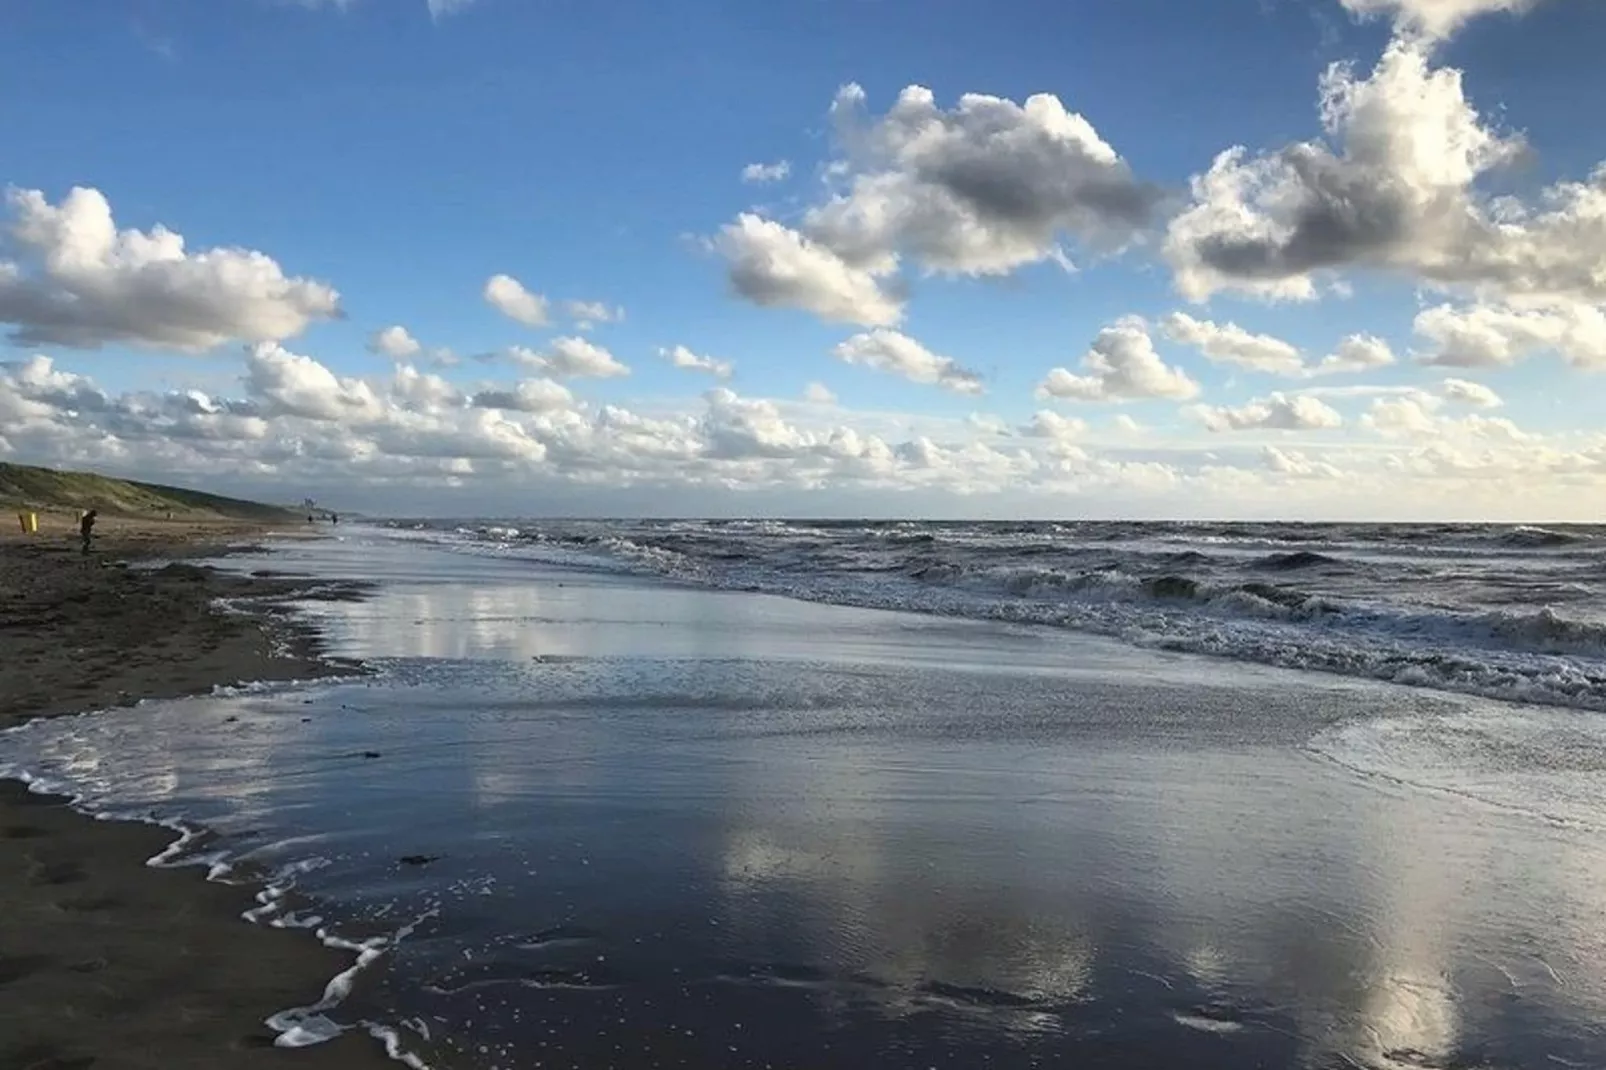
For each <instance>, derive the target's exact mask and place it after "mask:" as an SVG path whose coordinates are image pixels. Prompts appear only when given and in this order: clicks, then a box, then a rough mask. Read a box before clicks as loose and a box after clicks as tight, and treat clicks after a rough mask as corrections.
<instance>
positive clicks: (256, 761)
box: [0, 536, 1606, 1070]
mask: <svg viewBox="0 0 1606 1070" xmlns="http://www.w3.org/2000/svg"><path fill="white" fill-rule="evenodd" d="M242 564H243V567H258V566H264V567H265V566H266V565H267V562H265V561H264V562H252V561H245V562H243V563H242ZM271 567H274V568H281V569H283V568H290V569H296V570H309V571H319V570H322V571H327V572H329V573H331V574H339V575H371V576H375V577H377V578H379V579H380V580H381V581H382V587H381V589H380V591H379V593H378V594H377V595H376V596H375V597H374V598H373V599H372V600H371V601H369V602H366V603H361V604H344V603H333V604H320V605H318V606H316V607H314V608H313V609H312V610H311V611H312V612H315V613H316V614H318V616H319V619H320V621H321V623H322V625H323V626H324V627H325V628H326V629H327V630H328V632H329V634H330V636H331V638H332V642H333V645H334V648H335V652H337V653H340V654H347V655H354V656H361V657H366V658H369V659H370V660H371V661H372V662H373V663H374V664H375V665H376V667H377V668H378V669H379V670H380V671H379V674H378V675H377V676H376V677H374V678H371V679H362V680H354V681H342V682H332V683H323V684H318V685H314V686H311V687H304V688H285V689H276V690H267V691H260V692H254V693H246V694H240V695H235V696H228V697H217V698H209V699H202V700H193V701H189V702H179V703H167V704H160V705H152V706H148V707H146V708H144V709H142V710H140V711H139V712H138V713H133V714H130V713H123V714H113V715H107V716H91V717H86V718H79V719H72V720H67V721H55V722H41V723H40V724H37V725H35V726H32V727H30V728H28V729H26V730H24V731H21V732H17V733H12V734H11V735H9V736H7V737H0V764H13V765H17V766H21V767H24V768H28V769H30V770H34V771H36V772H39V773H40V774H42V775H44V776H46V777H47V778H49V779H52V780H55V781H60V782H65V783H68V784H71V785H74V786H76V787H77V788H78V789H79V790H82V791H85V792H87V793H88V795H89V798H90V800H91V801H92V802H96V801H98V802H101V803H103V804H104V805H106V806H108V807H110V808H113V809H120V810H134V811H140V812H154V813H158V814H161V815H165V816H181V815H182V816H186V817H189V818H191V819H194V820H198V821H201V822H204V823H205V824H207V825H208V826H209V827H210V828H211V829H212V830H214V833H215V835H213V836H210V837H205V838H203V839H201V840H199V841H197V842H196V844H195V845H194V848H193V850H194V852H195V853H197V854H222V855H226V856H227V857H228V858H230V859H231V860H232V861H234V862H235V863H237V864H241V865H242V869H241V870H239V871H238V872H246V871H261V872H266V873H274V872H285V871H286V870H287V869H289V870H293V871H294V872H295V883H296V887H297V891H298V892H299V893H301V894H304V895H306V896H310V897H311V899H312V901H313V904H314V905H313V907H311V908H310V909H312V910H315V912H316V913H317V914H318V915H320V916H321V917H323V918H324V919H325V920H326V921H328V922H332V923H334V924H335V926H336V927H337V928H338V929H339V930H340V931H342V932H343V933H346V934H347V935H349V936H352V937H356V938H361V937H365V936H371V935H375V934H385V933H391V932H394V931H395V930H397V929H398V928H401V927H402V926H405V925H409V924H414V923H416V925H415V927H414V928H412V929H410V930H409V935H407V936H406V937H405V938H404V939H402V940H401V941H400V942H399V943H397V944H396V945H395V946H394V948H393V949H391V950H390V951H388V952H387V953H386V954H385V955H383V956H381V957H380V958H379V959H378V960H377V962H376V963H375V964H374V965H373V966H372V967H371V968H370V969H369V970H367V971H366V972H365V973H363V974H362V975H361V976H360V977H359V979H358V983H357V985H356V990H355V991H354V993H353V994H352V996H351V998H350V999H349V1000H347V1001H346V1003H345V1004H343V1005H342V1006H340V1007H338V1008H336V1009H335V1010H334V1011H332V1012H331V1016H332V1017H333V1018H335V1019H336V1020H338V1021H340V1022H344V1023H351V1022H356V1021H359V1020H365V1019H366V1020H372V1021H380V1022H387V1023H391V1024H394V1025H396V1026H397V1027H398V1030H399V1032H400V1034H401V1035H402V1037H403V1038H404V1041H405V1044H406V1046H407V1047H408V1048H409V1050H411V1051H413V1052H415V1053H417V1054H418V1055H420V1056H421V1057H422V1058H424V1059H425V1060H426V1061H427V1062H429V1063H430V1064H431V1065H434V1066H440V1067H474V1068H483V1067H514V1066H518V1067H525V1066H549V1067H559V1066H562V1067H567V1066H579V1067H605V1066H618V1067H650V1066H666V1067H667V1066H687V1067H764V1066H774V1067H825V1066H841V1067H888V1068H900V1067H911V1068H913V1067H919V1068H925V1067H954V1068H972V1067H1017V1066H1018V1067H1030V1066H1045V1067H1046V1066H1115V1067H1120V1066H1131V1067H1221V1068H1228V1067H1231V1068H1239V1067H1249V1066H1268V1067H1281V1066H1290V1067H1353V1066H1361V1067H1375V1068H1385V1070H1388V1068H1418V1067H1445V1068H1449V1067H1456V1068H1462V1067H1465V1068H1481V1067H1490V1068H1504V1067H1512V1068H1527V1067H1547V1068H1553V1067H1557V1066H1561V1067H1567V1066H1577V1067H1596V1066H1606V1033H1603V1027H1602V1025H1601V1023H1603V1022H1606V850H1603V848H1602V846H1601V844H1602V843H1603V842H1606V840H1603V838H1602V834H1603V832H1606V776H1603V773H1602V771H1603V770H1606V730H1603V729H1600V728H1597V727H1596V726H1595V724H1594V721H1593V720H1592V719H1591V716H1589V715H1584V714H1579V713H1570V712H1567V711H1557V710H1542V709H1527V708H1522V707H1517V706H1508V705H1499V704H1491V703H1486V702H1479V701H1476V700H1470V699H1468V700H1462V699H1452V698H1448V697H1444V696H1434V695H1431V694H1429V693H1426V692H1421V691H1410V690H1404V689H1398V688H1391V687H1388V686H1384V685H1370V684H1363V683H1350V682H1344V681H1337V680H1335V679H1334V678H1331V677H1316V678H1311V677H1304V676H1301V675H1298V674H1294V673H1289V672H1283V671H1277V670H1269V669H1267V670H1254V669H1245V668H1242V667H1223V666H1222V665H1221V664H1219V663H1214V662H1202V661H1196V660H1191V659H1187V658H1182V657H1166V656H1161V655H1155V654H1152V653H1146V652H1137V651H1134V650H1129V649H1126V648H1123V647H1121V646H1119V645H1116V644H1113V643H1106V642H1103V641H1090V640H1087V639H1085V638H1077V637H1073V636H1068V635H1065V634H1061V633H1057V632H1054V631H1051V630H1034V629H1030V628H1025V627H1020V628H1009V627H1005V626H1000V625H993V624H985V623H979V622H966V621H945V620H939V619H934V618H923V617H918V616H912V615H899V614H889V613H877V612H871V611H861V610H852V609H845V608H841V607H832V606H821V605H809V604H804V603H797V602H791V601H786V600H782V599H775V598H768V597H763V596H757V595H750V594H741V593H728V592H712V591H702V590H696V589H691V588H684V587H672V586H651V585H644V584H642V583H641V582H639V581H633V580H626V579H622V578H608V577H601V576H595V575H581V574H572V573H562V572H554V571H552V570H550V569H542V570H537V569H535V568H533V567H531V566H530V565H528V564H527V563H524V562H520V561H518V560H516V559H504V558H496V557H486V556H481V557H476V556H468V555H461V554H452V553H448V552H444V551H442V550H439V549H432V548H429V547H424V546H416V545H408V544H406V543H404V542H396V541H393V540H385V539H381V538H379V537H378V536H354V537H348V538H347V539H346V540H345V541H344V542H338V543H320V544H311V545H306V546H298V547H295V548H292V549H290V550H288V551H286V553H285V554H282V555H277V556H276V557H275V558H274V559H273V560H272V563H271ZM286 938H287V939H289V938H293V937H288V936H287V937H286Z"/></svg>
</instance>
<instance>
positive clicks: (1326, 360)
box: [1312, 334, 1395, 375]
mask: <svg viewBox="0 0 1606 1070" xmlns="http://www.w3.org/2000/svg"><path fill="white" fill-rule="evenodd" d="M1394 360H1395V357H1394V350H1392V349H1390V348H1389V344H1388V343H1387V342H1385V341H1383V339H1381V338H1379V337H1377V336H1376V335H1371V334H1352V335H1350V336H1349V337H1347V338H1345V339H1344V340H1343V341H1341V342H1339V343H1338V346H1337V348H1335V349H1334V350H1333V352H1331V353H1329V354H1328V355H1327V356H1325V357H1323V358H1322V359H1321V363H1319V364H1318V365H1316V367H1315V368H1314V369H1312V374H1315V375H1337V374H1341V373H1344V372H1365V371H1373V370H1375V369H1377V368H1386V367H1388V366H1389V365H1390V364H1393V363H1394Z"/></svg>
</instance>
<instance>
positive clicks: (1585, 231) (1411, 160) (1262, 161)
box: [1164, 37, 1606, 304]
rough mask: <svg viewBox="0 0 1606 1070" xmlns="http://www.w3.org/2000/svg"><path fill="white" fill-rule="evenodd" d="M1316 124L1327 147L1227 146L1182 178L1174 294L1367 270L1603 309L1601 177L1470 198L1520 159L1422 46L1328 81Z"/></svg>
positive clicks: (1275, 293)
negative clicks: (1531, 194)
mask: <svg viewBox="0 0 1606 1070" xmlns="http://www.w3.org/2000/svg"><path fill="white" fill-rule="evenodd" d="M1321 115H1322V122H1323V126H1324V128H1325V130H1326V133H1327V135H1328V138H1329V141H1330V143H1328V142H1322V141H1309V142H1302V143H1298V144H1294V145H1289V146H1287V147H1285V148H1283V149H1280V150H1278V151H1276V152H1271V153H1266V154H1261V155H1251V154H1250V153H1249V152H1248V150H1246V149H1244V148H1242V147H1236V148H1232V149H1229V150H1227V151H1226V152H1223V153H1222V154H1221V155H1219V156H1218V157H1217V158H1216V160H1215V163H1214V164H1213V165H1212V166H1211V168H1210V169H1209V171H1207V172H1206V173H1204V174H1202V175H1198V176H1195V178H1194V179H1193V180H1192V193H1193V198H1192V204H1191V205H1190V206H1189V207H1188V208H1187V209H1186V210H1185V211H1183V212H1182V213H1181V214H1179V215H1178V216H1176V217H1175V218H1174V219H1173V220H1172V221H1171V223H1170V224H1169V227H1168V229H1167V234H1166V239H1165V243H1164V251H1165V256H1166V258H1167V260H1168V261H1169V262H1170V264H1171V266H1172V269H1173V271H1174V274H1175V281H1176V285H1177V288H1178V290H1179V291H1180V292H1181V293H1182V294H1183V295H1184V296H1186V297H1188V298H1190V299H1193V300H1203V299H1204V298H1207V297H1208V296H1210V295H1211V294H1213V293H1215V292H1217V291H1220V290H1235V291H1238V292H1242V293H1248V294H1251V295H1258V296H1261V297H1267V298H1298V299H1308V298H1311V297H1314V296H1315V295H1316V294H1317V293H1318V291H1319V288H1320V283H1321V281H1322V280H1323V279H1324V278H1327V279H1330V280H1332V279H1335V278H1336V276H1337V274H1338V273H1340V272H1341V271H1343V270H1345V269H1353V268H1369V269H1378V270H1387V271H1392V272H1396V273H1399V274H1402V275H1405V276H1406V277H1408V278H1411V279H1414V280H1417V281H1420V282H1421V283H1424V284H1426V285H1428V286H1430V287H1434V288H1437V289H1441V290H1457V291H1463V292H1468V293H1471V294H1474V295H1477V296H1479V297H1480V298H1486V299H1499V300H1503V301H1509V302H1526V301H1581V302H1588V303H1594V304H1599V303H1601V302H1606V167H1600V168H1597V169H1596V170H1595V172H1594V173H1593V174H1591V176H1590V177H1589V178H1588V179H1587V180H1585V181H1582V182H1561V183H1557V184H1555V185H1553V186H1551V187H1549V188H1548V189H1546V190H1544V191H1543V193H1542V195H1541V196H1540V197H1539V198H1538V199H1537V200H1536V201H1535V202H1534V203H1532V204H1530V203H1526V202H1524V201H1522V200H1520V199H1518V198H1515V197H1500V198H1490V197H1488V196H1486V195H1485V194H1483V193H1482V192H1481V191H1480V190H1479V189H1478V188H1477V187H1476V184H1477V183H1478V181H1479V180H1480V179H1482V178H1484V177H1486V176H1488V175H1489V174H1491V173H1492V172H1495V171H1497V170H1499V169H1501V168H1503V167H1506V166H1508V165H1510V164H1513V163H1514V162H1516V161H1518V160H1520V159H1522V158H1523V156H1524V154H1525V153H1526V149H1527V147H1526V145H1525V143H1524V141H1523V139H1522V138H1521V137H1520V136H1517V135H1515V134H1511V133H1507V132H1503V131H1500V130H1498V129H1496V128H1495V127H1494V126H1492V125H1491V124H1490V123H1488V122H1486V121H1485V120H1484V119H1483V117H1482V116H1481V115H1480V114H1479V113H1478V111H1477V110H1476V109H1475V108H1474V107H1473V106H1472V104H1471V103H1470V102H1469V101H1468V99H1467V96H1466V93H1465V90H1464V86H1463V81H1462V74H1461V72H1460V71H1459V70H1456V69H1454V68H1450V67H1443V66H1435V65H1434V64H1433V62H1432V53H1431V50H1430V48H1429V46H1428V45H1427V44H1426V43H1425V42H1423V41H1422V40H1420V39H1416V38H1409V37H1403V38H1396V39H1395V40H1393V41H1392V42H1391V43H1390V44H1389V45H1388V47H1387V49H1386V51H1385V52H1384V54H1383V56H1382V58H1381V59H1380V60H1379V62H1378V64H1377V66H1376V68H1375V69H1374V70H1373V71H1372V72H1371V74H1370V76H1368V77H1364V78H1363V77H1360V76H1358V75H1357V73H1356V72H1355V70H1354V69H1353V68H1352V67H1350V66H1349V65H1347V64H1335V65H1334V66H1332V67H1331V68H1329V69H1328V71H1327V73H1326V75H1325V76H1324V77H1323V79H1322V84H1321Z"/></svg>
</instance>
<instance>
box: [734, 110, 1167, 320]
mask: <svg viewBox="0 0 1606 1070" xmlns="http://www.w3.org/2000/svg"><path fill="white" fill-rule="evenodd" d="M831 116H832V120H833V126H834V129H835V133H836V139H837V145H838V148H839V149H840V152H841V156H840V158H839V159H837V160H835V161H834V162H833V163H832V164H831V165H830V166H829V167H828V168H827V174H828V175H830V176H831V177H832V181H833V185H834V190H833V192H831V193H830V194H829V195H828V196H827V197H826V198H825V199H824V200H822V201H820V202H819V203H816V204H815V205H813V206H812V207H810V208H809V209H807V210H806V211H805V212H804V213H803V217H802V219H801V221H800V226H799V227H797V228H795V229H794V228H793V227H788V226H785V225H783V224H781V223H779V222H776V221H775V220H772V219H766V218H764V217H762V216H759V215H755V214H752V213H743V214H742V215H739V216H738V217H737V218H736V220H735V222H733V223H731V224H729V225H727V226H726V227H725V228H724V230H723V231H721V233H720V235H719V236H718V237H717V238H716V239H715V242H714V245H715V248H716V249H718V250H719V251H720V252H721V253H722V254H723V255H724V256H725V258H726V260H727V261H728V262H729V272H730V279H731V284H732V287H733V288H734V289H735V291H736V292H737V293H738V294H740V295H741V296H743V297H746V298H747V299H748V300H750V301H753V302H755V303H757V304H760V305H782V306H789V307H794V308H802V309H806V310H808V311H810V312H813V313H815V314H816V315H818V316H820V317H821V318H823V319H827V320H831V321H833V322H843V323H857V324H861V325H864V326H891V325H893V324H895V323H897V322H898V320H899V319H900V318H901V312H902V310H901V302H900V300H899V297H898V295H897V288H896V286H895V284H893V283H892V280H891V278H890V277H891V276H894V275H895V274H896V273H897V272H898V270H899V268H900V265H901V264H902V262H903V261H904V260H905V259H908V260H911V261H913V262H914V263H915V264H916V265H917V266H918V267H920V268H921V269H923V270H924V271H928V272H937V273H942V274H952V275H1003V274H1008V273H1009V272H1012V271H1014V270H1015V269H1017V268H1019V267H1022V266H1024V265H1027V264H1033V263H1038V262H1040V261H1044V260H1051V259H1052V260H1059V261H1062V262H1063V261H1064V260H1065V252H1064V250H1063V249H1062V244H1063V243H1064V242H1077V243H1081V244H1085V245H1089V246H1092V247H1095V248H1100V249H1108V248H1115V247H1118V246H1120V245H1121V244H1123V243H1124V242H1126V241H1128V240H1129V239H1130V238H1131V237H1132V236H1133V234H1134V233H1135V232H1136V231H1137V230H1138V229H1139V228H1141V227H1142V226H1143V225H1144V224H1145V223H1146V222H1147V220H1148V218H1149V215H1150V213H1151V211H1152V209H1153V207H1154V205H1155V204H1156V202H1157V200H1158V195H1157V193H1156V191H1155V190H1154V189H1153V188H1152V187H1150V186H1149V185H1147V184H1145V183H1142V182H1140V181H1138V180H1137V179H1136V178H1134V177H1133V174H1132V171H1131V168H1130V167H1128V165H1127V163H1126V161H1124V160H1123V159H1122V158H1121V157H1120V155H1119V154H1118V153H1117V152H1116V151H1115V150H1114V149H1113V148H1112V147H1111V146H1110V145H1109V144H1108V143H1107V142H1105V141H1104V139H1103V138H1101V137H1100V136H1099V134H1098V131H1097V130H1095V129H1094V127H1093V125H1092V124H1091V123H1089V122H1088V121H1087V120H1086V119H1085V118H1083V117H1082V116H1081V115H1078V114H1076V113H1075V112H1071V111H1069V110H1067V109H1066V107H1065V105H1064V104H1063V103H1061V101H1060V100H1059V98H1058V97H1055V96H1053V95H1051V94H1046V93H1045V94H1039V95H1037V96H1033V97H1029V98H1028V99H1027V100H1026V101H1025V103H1023V104H1017V103H1016V102H1014V101H1012V100H1006V99H1003V98H1001V97H993V96H987V95H984V94H980V93H968V94H966V95H964V96H962V97H960V98H959V100H958V102H957V103H956V104H955V105H954V107H953V108H951V109H945V108H943V107H941V106H940V105H939V104H938V103H937V100H936V98H935V96H934V95H933V94H932V93H931V91H930V90H928V89H926V88H924V87H922V86H914V85H912V86H909V87H908V88H906V89H904V90H903V92H902V93H900V94H899V95H898V99H897V100H896V102H895V103H894V104H893V105H892V107H891V108H890V109H889V110H888V111H887V112H886V114H884V115H879V116H878V115H874V114H872V113H871V112H870V111H869V109H868V107H867V97H866V94H865V92H864V90H863V89H861V88H860V87H859V86H857V85H847V86H844V87H843V88H842V89H841V90H840V91H839V92H838V93H837V96H836V99H835V101H834V102H833V103H832V106H831ZM758 174H759V172H756V171H755V172H753V175H754V176H755V177H756V176H757V175H758Z"/></svg>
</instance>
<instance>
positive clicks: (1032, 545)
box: [392, 520, 1606, 710]
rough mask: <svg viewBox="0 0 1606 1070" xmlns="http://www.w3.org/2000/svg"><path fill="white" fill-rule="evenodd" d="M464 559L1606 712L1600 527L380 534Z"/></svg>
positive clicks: (827, 525)
mask: <svg viewBox="0 0 1606 1070" xmlns="http://www.w3.org/2000/svg"><path fill="white" fill-rule="evenodd" d="M392 523H393V526H394V527H396V528H399V529H404V530H408V531H411V532H415V533H417V534H418V535H419V536H421V537H423V538H427V539H436V540H443V541H447V542H450V543H453V544H455V545H456V546H458V547H460V548H462V549H464V550H470V551H474V552H487V553H512V554H517V555H520V556H527V557H529V558H530V559H532V560H537V561H547V562H551V563H554V564H560V565H563V566H564V567H568V568H578V569H598V570H604V571H611V570H619V571H625V572H631V573H636V574H641V575H648V576H654V577H660V578H664V579H668V580H673V581H676V582H681V583H688V584H701V585H706V586H710V587H715V588H720V589H726V590H742V591H762V592H766V593H770V594H779V595H785V596H788V597H792V598H801V599H808V600H811V601H819V602H829V603H834V604H838V605H848V606H860V607H870V608H878V609H895V610H904V611H909V612H916V613H928V614H937V615H942V616H955V617H971V618H975V619H979V620H999V621H1011V622H1021V623H1031V624H1039V625H1044V626H1048V627H1056V628H1066V629H1070V630H1073V631H1079V632H1088V633H1092V634H1096V635H1104V636H1110V637H1113V638H1117V639H1120V640H1123V641H1125V642H1129V643H1132V644H1135V645H1138V646H1143V647H1148V648H1152V649H1156V650H1169V651H1183V652H1187V653H1193V654H1204V655H1208V656H1210V657H1219V658H1226V659H1230V660H1235V661H1245V662H1253V663H1259V664H1267V665H1281V666H1285V667H1288V668H1295V669H1306V670H1312V671H1317V672H1327V673H1338V674H1342V675H1347V676H1360V677H1367V678H1371V679H1377V680H1387V681H1390V682H1392V683H1398V684H1406V685H1410V686H1416V687H1426V688H1436V689H1442V690H1447V691H1456V692H1461V693H1465V694H1472V695H1483V696H1487V697H1490V698H1502V699H1512V700H1519V701H1524V702H1543V703H1552V704H1555V705H1560V706H1574V707H1578V708H1581V709H1593V710H1600V709H1606V526H1602V525H1591V526H1582V525H1552V526H1548V527H1538V526H1527V525H1511V526H1494V525H1478V524H1274V523H1266V524H1246V523H1121V522H1062V523H1030V522H1028V523H1021V522H998V523H933V522H919V521H908V522H898V523H884V522H868V521H862V520H856V521H855V520H845V521H795V520H793V521H783V520H668V521H663V520H647V521H640V520H636V521H563V522H551V521H542V522H520V521H469V522H461V521H446V522H420V521H398V522H392Z"/></svg>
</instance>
